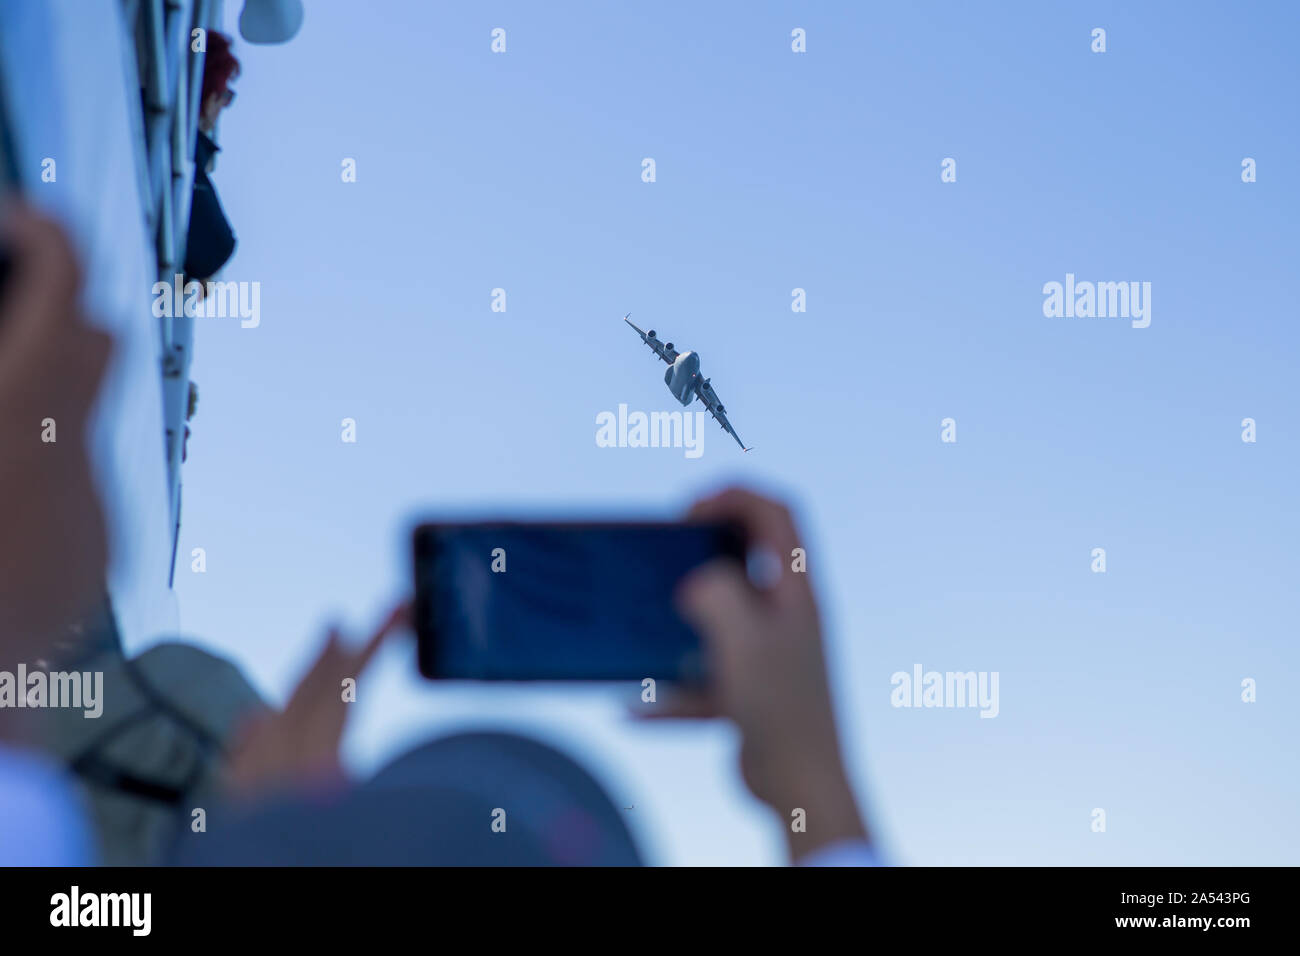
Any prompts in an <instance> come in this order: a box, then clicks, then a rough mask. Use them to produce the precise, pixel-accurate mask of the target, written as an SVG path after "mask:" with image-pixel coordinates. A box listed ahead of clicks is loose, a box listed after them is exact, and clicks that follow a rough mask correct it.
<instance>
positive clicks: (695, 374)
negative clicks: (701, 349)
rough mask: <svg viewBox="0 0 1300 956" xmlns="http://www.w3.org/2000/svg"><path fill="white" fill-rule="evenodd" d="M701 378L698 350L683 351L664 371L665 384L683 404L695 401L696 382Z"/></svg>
mask: <svg viewBox="0 0 1300 956" xmlns="http://www.w3.org/2000/svg"><path fill="white" fill-rule="evenodd" d="M699 378H700V356H699V353H697V352H683V353H681V354H680V355H678V356H677V361H675V362H673V364H672V365H670V366H668V371H666V372H665V373H664V384H665V385H667V386H668V391H670V392H672V393H673V397H674V398H675V399H677V401H679V402H681V403H682V404H683V405H689V404H690V403H691V402H693V401H695V384H696V382H698V381H699Z"/></svg>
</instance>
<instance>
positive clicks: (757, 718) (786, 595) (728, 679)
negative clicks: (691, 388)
mask: <svg viewBox="0 0 1300 956" xmlns="http://www.w3.org/2000/svg"><path fill="white" fill-rule="evenodd" d="M690 517H691V518H692V519H698V520H706V521H734V522H736V523H737V524H739V525H740V526H741V527H742V528H743V529H744V530H745V532H746V535H747V537H748V539H749V547H750V549H751V551H755V550H757V551H766V552H770V553H771V554H773V555H775V556H776V557H777V558H778V559H779V567H780V574H779V576H778V577H776V579H775V580H774V581H772V582H771V583H770V584H769V585H768V586H766V587H764V588H762V589H760V588H757V587H755V586H754V585H753V584H752V583H751V582H750V580H749V578H748V576H747V575H746V573H745V570H744V569H743V568H741V567H739V566H738V565H736V564H735V563H734V562H717V563H714V564H711V565H708V566H706V567H704V568H701V569H699V570H698V571H696V572H695V573H694V574H693V575H691V577H689V578H688V579H687V580H686V581H685V582H684V583H683V585H682V589H681V593H680V597H679V602H680V605H681V608H682V612H683V613H684V614H685V615H686V616H687V618H688V619H689V620H690V621H691V622H692V624H694V626H695V627H696V629H697V630H699V631H700V633H701V634H702V635H703V637H704V640H705V642H706V644H707V646H708V650H709V654H710V660H711V665H712V675H713V676H712V684H711V686H710V688H709V690H708V693H707V696H697V697H694V698H688V699H684V700H682V701H680V702H679V703H678V704H676V705H670V707H669V708H668V710H669V712H668V713H667V714H665V715H664V716H714V715H716V716H724V717H729V718H731V720H732V721H734V722H735V724H736V726H737V728H738V729H739V731H740V737H741V749H740V768H741V772H742V774H743V775H744V779H745V783H746V784H747V785H748V787H749V789H750V790H751V791H752V792H753V793H754V795H755V796H756V797H758V798H759V799H760V800H762V801H763V802H764V803H766V804H767V805H768V806H769V807H771V808H772V810H773V811H774V812H775V813H776V815H777V818H778V820H780V822H781V826H782V829H783V830H784V832H785V838H786V842H787V844H788V846H789V850H790V859H791V860H792V861H793V862H795V863H800V864H807V865H876V864H878V863H879V860H878V859H877V857H876V855H875V852H874V850H873V849H872V847H871V838H870V835H869V833H868V831H867V827H866V824H865V823H864V821H863V819H862V814H861V812H860V811H859V809H858V805H857V800H856V799H855V797H854V795H853V789H852V787H851V786H850V785H849V780H848V774H847V772H846V770H845V768H844V761H843V759H842V758H841V755H840V744H839V735H838V733H837V731H836V726H835V714H834V711H833V709H832V705H831V695H830V686H829V683H828V681H827V677H826V662H825V657H824V653H823V648H822V634H821V622H820V619H819V616H818V613H817V602H816V600H815V598H814V596H813V590H812V586H811V584H810V582H809V580H808V575H807V574H806V573H802V572H795V571H793V570H792V569H791V568H790V563H789V556H790V554H791V552H792V551H793V549H794V548H796V547H799V546H800V541H799V536H798V533H797V531H796V530H795V526H794V521H793V520H792V518H791V517H790V513H789V511H787V510H786V508H785V507H784V506H783V505H781V504H779V503H777V502H774V501H770V500H768V499H766V498H762V497H760V496H758V495H755V494H753V493H752V492H749V491H745V490H740V489H731V490H728V491H725V492H723V493H722V494H719V495H717V496H715V497H712V498H709V499H706V500H704V501H701V502H699V503H698V504H696V505H695V507H694V508H692V509H691V513H690ZM798 811H802V814H799V813H798ZM799 817H801V818H802V823H803V827H802V831H801V832H796V827H795V826H793V825H792V824H793V823H794V822H795V820H796V819H797V818H799Z"/></svg>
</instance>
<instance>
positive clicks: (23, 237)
mask: <svg viewBox="0 0 1300 956" xmlns="http://www.w3.org/2000/svg"><path fill="white" fill-rule="evenodd" d="M0 249H3V250H4V252H5V254H6V255H7V257H8V269H7V275H6V276H5V280H4V287H3V288H2V289H0V448H3V450H4V453H3V456H0V528H3V529H4V530H3V536H0V671H3V672H6V673H7V674H9V675H12V674H13V673H14V672H15V671H16V670H17V665H18V664H20V663H21V664H25V665H26V664H31V663H33V662H34V661H35V660H36V659H38V658H40V657H42V656H43V655H44V654H45V653H46V651H47V650H48V649H49V648H50V647H52V646H53V645H54V643H55V642H56V641H57V640H58V639H60V638H61V637H63V636H64V634H65V633H66V632H67V630H68V629H69V628H70V627H71V626H72V625H73V624H74V623H75V622H76V621H77V620H78V618H79V617H80V616H81V615H82V614H83V613H84V612H85V611H86V609H87V608H89V607H92V606H93V605H94V603H95V602H96V601H97V600H98V599H99V596H100V594H101V591H102V587H103V576H104V569H105V565H106V561H107V544H106V534H105V530H104V517H103V514H102V513H101V511H100V507H99V500H98V497H97V496H96V493H95V488H94V482H93V479H92V477H91V470H90V459H89V456H88V454H87V451H86V425H87V421H88V419H89V415H90V410H91V407H92V405H93V404H94V399H95V395H96V393H97V391H98V389H99V383H100V379H101V378H102V377H103V374H104V369H105V367H106V365H107V362H108V357H109V352H110V341H109V338H108V336H107V335H105V334H104V333H102V332H100V331H98V330H96V329H94V328H92V327H90V326H89V325H87V324H86V323H85V321H84V320H83V318H82V316H81V314H80V311H79V304H78V296H79V295H80V287H81V276H80V273H79V271H78V269H77V265H76V258H75V256H74V254H73V251H72V247H71V245H70V244H69V241H68V238H67V236H66V235H65V234H64V233H63V231H62V230H61V229H60V228H59V227H58V226H56V225H55V224H54V223H53V222H51V221H49V220H48V219H45V218H43V217H41V216H39V215H37V214H35V213H34V212H32V211H31V210H30V209H27V208H26V207H22V206H14V207H13V208H11V209H10V210H9V214H8V215H7V217H6V218H5V219H4V220H3V222H0ZM7 686H8V687H9V691H10V693H9V694H5V693H4V692H3V691H0V863H3V864H9V865H60V864H61V865H80V864H86V863H90V862H93V860H94V848H93V842H92V840H91V837H90V835H89V828H88V827H87V826H86V822H85V817H84V814H83V811H82V808H81V806H80V802H79V800H78V797H77V795H76V793H75V791H74V790H73V789H72V787H71V786H70V785H69V783H68V781H67V780H66V778H65V776H64V774H63V773H62V772H61V771H60V770H58V769H56V768H55V766H54V765H53V764H52V763H51V762H50V761H48V760H47V759H45V758H42V757H39V756H37V755H36V754H35V753H34V752H33V751H31V750H28V749H23V748H20V747H17V746H15V741H16V740H17V739H20V738H22V737H24V736H25V731H26V729H27V728H25V727H23V726H20V724H19V721H18V719H17V716H18V714H19V713H23V714H27V713H30V712H29V711H22V712H19V711H15V710H14V709H13V707H14V705H15V701H14V700H12V699H9V698H10V697H12V695H13V694H16V693H24V694H25V693H26V688H18V687H16V686H14V684H13V683H12V679H11V680H10V682H8V684H7Z"/></svg>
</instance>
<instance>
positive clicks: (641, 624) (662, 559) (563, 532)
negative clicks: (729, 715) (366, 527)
mask: <svg viewBox="0 0 1300 956" xmlns="http://www.w3.org/2000/svg"><path fill="white" fill-rule="evenodd" d="M414 553H415V607H414V617H415V629H416V634H417V636H418V639H419V664H420V672H421V673H422V674H423V675H424V676H425V677H428V678H431V679H435V680H436V679H444V680H446V679H460V680H499V681H539V680H554V681H591V680H610V681H614V680H619V681H621V680H632V681H638V682H639V681H641V680H643V679H645V678H647V677H652V678H654V679H655V680H664V681H670V682H671V681H679V682H683V683H701V682H703V681H705V680H706V679H707V670H708V668H707V661H706V660H705V655H704V653H703V649H702V646H701V644H700V638H699V635H698V634H696V633H695V631H694V630H693V629H692V628H691V627H690V626H689V625H688V624H687V623H686V622H685V621H684V620H683V619H682V618H681V617H680V615H679V614H678V613H677V610H676V608H675V607H674V604H673V595H674V591H675V590H676V588H677V585H678V584H679V583H680V582H681V580H682V578H684V577H685V576H686V575H687V574H689V573H690V572H691V571H692V570H694V569H695V568H697V567H699V566H700V565H702V564H705V563H707V562H709V561H712V560H714V559H718V558H721V559H724V560H734V561H736V562H738V563H739V565H740V566H741V567H742V568H743V565H744V559H745V543H744V540H743V535H742V533H741V531H740V530H739V529H738V528H736V527H734V526H732V525H728V524H682V523H669V522H633V523H593V522H587V523H576V522H575V523H558V524H556V523H541V522H488V521H485V522H471V523H445V524H439V523H431V524H423V525H420V527H418V528H417V529H416V530H415V536H414Z"/></svg>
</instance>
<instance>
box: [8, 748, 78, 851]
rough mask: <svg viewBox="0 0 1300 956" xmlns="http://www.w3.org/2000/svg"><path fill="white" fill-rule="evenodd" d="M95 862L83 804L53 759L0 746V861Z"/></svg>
mask: <svg viewBox="0 0 1300 956" xmlns="http://www.w3.org/2000/svg"><path fill="white" fill-rule="evenodd" d="M94 862H95V855H94V850H93V842H92V840H91V836H90V827H89V825H88V822H87V818H86V813H85V809H84V807H83V806H82V803H81V800H80V798H79V797H78V794H77V792H76V790H75V789H74V788H73V786H72V784H71V782H70V781H69V780H68V778H67V776H66V775H65V774H64V773H62V772H61V770H60V769H59V768H58V766H57V765H55V764H53V763H51V762H50V761H49V760H47V759H45V758H43V757H39V756H37V755H36V754H33V753H31V752H28V751H21V750H15V749H13V748H10V747H3V746H0V866H89V865H91V864H93V863H94Z"/></svg>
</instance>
